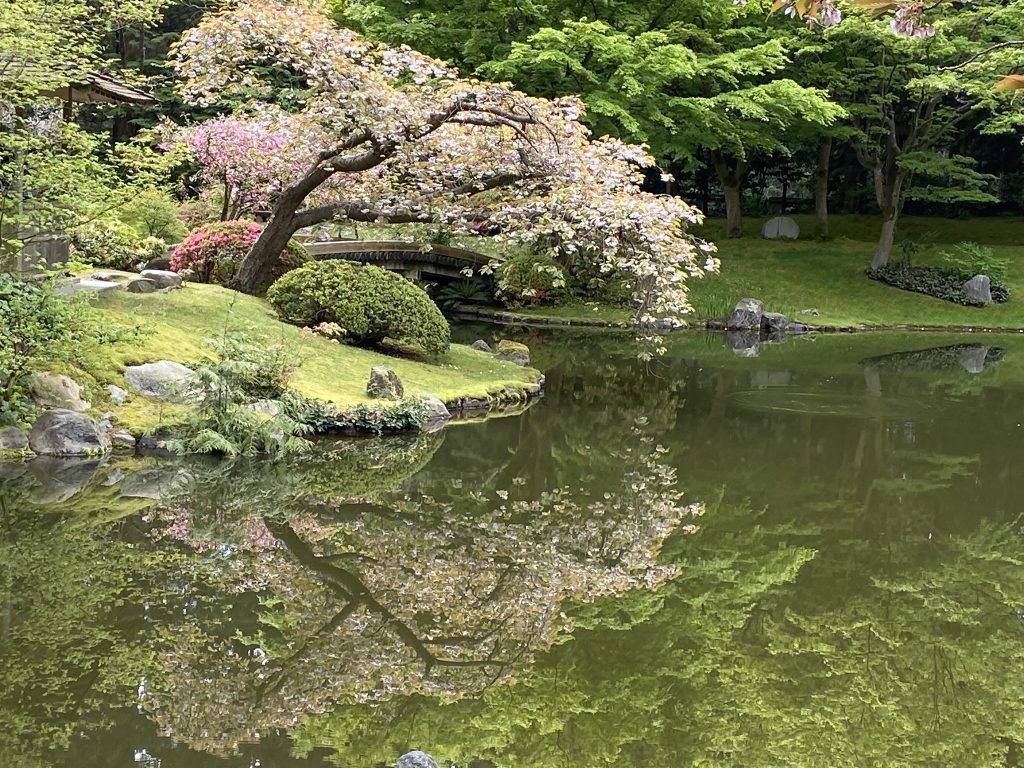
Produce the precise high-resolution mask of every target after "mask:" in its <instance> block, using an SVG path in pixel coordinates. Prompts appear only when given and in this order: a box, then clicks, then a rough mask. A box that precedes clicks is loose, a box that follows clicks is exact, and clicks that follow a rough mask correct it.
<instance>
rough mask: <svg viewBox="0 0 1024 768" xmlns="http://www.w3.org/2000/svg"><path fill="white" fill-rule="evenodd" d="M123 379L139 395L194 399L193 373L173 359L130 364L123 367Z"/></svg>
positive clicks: (171, 400) (175, 400)
mask: <svg viewBox="0 0 1024 768" xmlns="http://www.w3.org/2000/svg"><path fill="white" fill-rule="evenodd" d="M124 380H125V381H126V382H128V386H129V387H131V388H132V389H134V390H135V391H136V392H138V393H139V394H140V395H147V396H149V397H156V398H159V399H160V400H168V401H170V402H189V401H193V400H195V399H196V396H197V393H196V392H194V391H190V390H191V389H192V388H193V387H194V381H195V374H193V373H192V370H191V369H190V368H187V367H185V366H184V365H182V364H181V363H176V362H174V361H173V360H158V361H157V362H155V363H145V364H144V365H130V366H128V367H127V368H125V369H124Z"/></svg>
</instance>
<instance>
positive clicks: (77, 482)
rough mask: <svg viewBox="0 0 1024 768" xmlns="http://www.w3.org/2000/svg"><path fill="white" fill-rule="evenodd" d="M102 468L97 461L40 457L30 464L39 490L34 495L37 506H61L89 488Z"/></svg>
mask: <svg viewBox="0 0 1024 768" xmlns="http://www.w3.org/2000/svg"><path fill="white" fill-rule="evenodd" d="M99 468H100V462H99V460H97V459H60V458H54V457H50V456H40V457H39V458H36V459H32V461H30V462H29V469H30V470H31V472H32V475H33V476H34V477H35V479H36V480H38V481H39V485H40V487H39V488H36V489H35V491H34V492H33V494H32V501H33V502H35V503H36V504H59V503H61V502H63V501H67V500H68V499H71V498H74V497H75V496H77V495H78V494H79V493H81V492H82V491H84V490H85V489H86V488H88V487H89V483H91V482H92V479H93V478H94V477H96V472H97V470H98V469H99Z"/></svg>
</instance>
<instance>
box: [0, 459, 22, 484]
mask: <svg viewBox="0 0 1024 768" xmlns="http://www.w3.org/2000/svg"><path fill="white" fill-rule="evenodd" d="M26 472H28V464H27V463H26V462H24V461H0V481H4V480H8V481H9V480H17V479H18V478H19V477H21V476H22V475H24V474H25V473H26Z"/></svg>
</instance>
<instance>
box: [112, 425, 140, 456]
mask: <svg viewBox="0 0 1024 768" xmlns="http://www.w3.org/2000/svg"><path fill="white" fill-rule="evenodd" d="M110 445H111V447H112V448H113V449H114V450H115V451H134V450H135V436H134V435H133V434H132V433H131V432H129V431H128V430H127V429H115V430H112V431H111V432H110Z"/></svg>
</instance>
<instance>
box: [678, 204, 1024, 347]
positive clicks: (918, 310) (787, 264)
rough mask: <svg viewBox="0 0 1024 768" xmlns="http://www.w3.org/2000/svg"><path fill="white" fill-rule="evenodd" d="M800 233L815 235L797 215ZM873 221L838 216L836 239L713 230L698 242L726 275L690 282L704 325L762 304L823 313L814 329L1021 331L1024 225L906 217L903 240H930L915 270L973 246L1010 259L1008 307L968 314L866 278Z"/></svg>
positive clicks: (793, 314)
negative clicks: (750, 300)
mask: <svg viewBox="0 0 1024 768" xmlns="http://www.w3.org/2000/svg"><path fill="white" fill-rule="evenodd" d="M794 218H795V219H796V220H797V222H798V223H799V224H800V228H801V232H805V233H812V232H813V231H814V228H813V221H812V220H811V218H810V217H802V216H796V217H794ZM762 222H763V219H754V220H749V221H748V222H747V224H746V229H747V230H748V231H749V232H755V233H756V232H759V231H760V225H761V223H762ZM878 226H879V221H878V219H877V217H867V216H834V217H833V218H832V223H831V227H832V231H833V233H834V234H835V237H833V238H832V239H830V240H815V239H811V238H807V239H803V238H802V239H800V240H795V241H782V240H762V239H761V238H760V237H759V236H756V235H751V236H748V237H744V238H738V239H724V238H722V237H720V235H721V233H722V231H723V229H724V226H723V225H722V223H721V222H718V221H710V222H708V223H707V224H706V225H705V226H704V227H703V228H702V230H701V231H698V234H700V235H702V236H703V237H706V238H709V239H712V240H714V241H715V242H716V243H717V245H718V248H719V256H720V257H721V260H722V270H721V273H720V274H718V275H713V276H710V277H707V278H704V279H701V280H692V281H691V282H690V290H691V297H692V302H693V305H694V308H695V310H696V312H697V315H698V317H699V318H700V319H707V318H712V317H721V311H722V309H723V307H724V308H726V309H729V308H731V307H732V305H734V304H735V302H736V301H737V300H739V299H741V298H743V297H746V296H750V297H755V298H759V299H762V300H763V301H764V302H765V307H766V309H769V310H772V311H776V312H782V313H784V314H786V315H787V316H789V317H790V318H797V319H799V315H798V313H799V312H800V310H803V309H812V308H813V309H817V310H818V312H819V313H820V314H819V315H818V316H817V317H809V318H806V320H807V321H808V322H810V323H813V324H817V325H837V326H850V327H865V326H867V327H870V326H892V325H904V324H908V325H942V326H957V327H961V326H962V327H971V328H1024V246H1022V245H1018V244H1017V243H1019V242H1021V241H1022V239H1024V219H1019V218H1013V219H1010V218H993V219H963V220H959V219H932V218H921V217H906V218H905V220H903V222H902V224H901V228H900V237H901V238H903V239H904V240H907V239H910V240H914V239H917V240H919V241H922V240H925V239H927V240H928V241H929V243H928V245H927V247H925V248H924V249H923V250H922V251H921V252H920V253H918V254H916V255H915V256H914V263H918V264H939V263H940V252H941V251H943V250H947V249H949V248H950V246H952V245H953V244H955V243H958V242H963V241H966V240H971V241H974V242H978V243H982V244H984V245H988V246H990V247H991V248H992V250H993V251H994V252H995V253H996V254H997V255H999V256H1002V257H1005V258H1008V259H1009V260H1010V263H1011V268H1010V270H1009V273H1008V277H1007V279H1006V283H1007V285H1008V286H1009V287H1010V290H1011V299H1010V301H1009V302H1007V303H1006V304H998V305H993V306H990V307H985V308H978V307H964V306H959V305H956V304H951V303H949V302H945V301H941V300H939V299H935V298H932V297H929V296H925V295H922V294H917V293H911V292H908V291H901V290H899V289H897V288H892V287H890V286H887V285H884V284H882V283H879V282H877V281H874V280H870V279H868V277H867V276H866V275H865V274H864V271H865V269H866V268H867V266H868V263H869V262H870V260H871V256H872V253H873V252H874V240H875V237H876V236H877V233H878Z"/></svg>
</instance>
